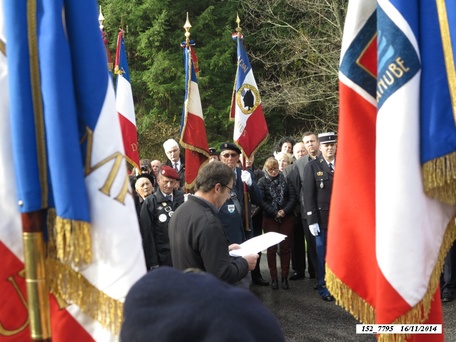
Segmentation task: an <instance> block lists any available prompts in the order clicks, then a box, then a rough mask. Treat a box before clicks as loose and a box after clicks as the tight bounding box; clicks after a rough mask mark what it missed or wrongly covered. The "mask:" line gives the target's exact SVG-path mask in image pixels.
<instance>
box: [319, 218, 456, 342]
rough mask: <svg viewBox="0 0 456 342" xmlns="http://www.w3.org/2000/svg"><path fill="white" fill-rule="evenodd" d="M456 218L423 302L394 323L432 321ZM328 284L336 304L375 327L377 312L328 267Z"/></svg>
mask: <svg viewBox="0 0 456 342" xmlns="http://www.w3.org/2000/svg"><path fill="white" fill-rule="evenodd" d="M455 219H456V217H454V216H453V217H452V218H451V220H450V222H449V224H448V226H447V229H446V231H445V234H444V237H443V241H442V245H441V247H440V252H439V257H438V258H437V262H436V265H435V267H434V270H433V272H432V275H431V278H430V279H429V285H428V289H427V291H426V294H425V295H424V297H423V299H422V300H421V301H420V302H419V303H418V304H416V305H415V306H414V307H413V308H412V309H411V310H410V311H408V312H407V313H406V314H405V315H403V316H401V317H399V318H398V319H396V320H395V321H394V322H391V324H421V323H423V322H424V321H426V320H427V319H428V316H429V311H430V309H431V303H432V300H433V298H434V294H435V291H436V290H437V287H438V286H439V284H440V275H441V273H442V270H443V264H444V260H445V256H446V255H447V254H448V251H449V250H450V248H451V246H452V245H453V242H454V241H455V240H456V223H455ZM326 283H327V286H328V289H329V291H330V292H331V294H332V295H333V296H334V297H335V298H336V303H337V304H338V305H339V306H341V307H343V308H344V309H345V310H346V311H348V312H349V313H350V314H352V315H353V317H355V318H356V319H357V320H358V321H360V322H362V323H364V324H375V323H376V322H375V309H374V308H373V307H372V306H371V305H369V304H368V303H367V302H366V301H365V300H364V299H363V298H361V297H360V296H359V295H358V294H356V293H355V292H354V291H353V290H352V289H351V288H349V287H348V286H347V285H346V284H344V283H343V282H342V281H341V280H340V279H339V278H337V276H336V275H335V274H334V273H333V272H332V271H331V269H330V268H329V267H328V266H326ZM410 337H411V335H410V334H379V335H378V341H379V342H405V341H406V340H407V339H409V338H410Z"/></svg>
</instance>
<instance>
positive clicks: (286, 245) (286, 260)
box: [263, 215, 295, 279]
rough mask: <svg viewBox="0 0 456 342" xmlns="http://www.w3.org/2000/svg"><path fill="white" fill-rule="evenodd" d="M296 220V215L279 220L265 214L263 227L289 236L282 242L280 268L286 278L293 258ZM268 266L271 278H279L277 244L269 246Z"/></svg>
mask: <svg viewBox="0 0 456 342" xmlns="http://www.w3.org/2000/svg"><path fill="white" fill-rule="evenodd" d="M294 221H295V216H294V215H287V216H285V217H283V218H282V219H281V222H277V221H276V220H275V219H274V218H272V217H268V216H263V229H264V231H265V232H266V233H268V232H276V233H280V234H285V235H286V236H287V238H285V240H283V241H282V242H280V244H279V246H280V268H281V275H282V277H284V278H287V277H288V272H289V271H290V259H291V240H290V237H291V235H292V234H293V225H294ZM268 267H269V273H270V274H271V279H277V245H274V246H271V247H269V248H268Z"/></svg>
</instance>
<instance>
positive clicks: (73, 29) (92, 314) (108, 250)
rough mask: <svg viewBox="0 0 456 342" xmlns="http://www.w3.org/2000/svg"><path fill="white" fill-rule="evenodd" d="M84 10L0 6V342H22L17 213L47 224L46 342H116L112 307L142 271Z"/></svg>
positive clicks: (46, 0) (79, 5)
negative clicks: (36, 216)
mask: <svg viewBox="0 0 456 342" xmlns="http://www.w3.org/2000/svg"><path fill="white" fill-rule="evenodd" d="M96 9H97V5H96V2H95V1H84V2H80V1H76V0H66V1H58V0H57V1H56V0H43V1H28V2H25V1H7V2H5V3H3V1H2V2H1V6H0V87H1V89H2V94H3V96H2V97H1V98H0V108H1V110H0V116H1V121H2V125H0V129H1V131H0V133H1V134H0V139H1V140H0V163H1V165H4V166H5V165H6V166H7V167H3V168H1V170H0V216H1V218H2V219H1V221H0V255H2V262H3V263H4V264H3V267H2V272H0V303H1V305H0V339H2V340H3V339H6V338H7V340H8V341H15V340H16V341H24V340H27V337H30V329H29V326H30V317H28V315H27V308H28V306H29V302H28V301H27V296H26V294H25V292H26V291H25V279H24V250H25V247H23V243H22V240H23V237H22V233H21V230H22V229H21V228H22V227H21V213H22V215H23V216H26V215H28V214H31V213H34V212H37V211H39V212H40V213H43V215H44V216H45V218H46V219H47V220H43V222H42V226H43V227H44V228H45V229H46V230H47V232H46V233H45V235H46V237H47V241H46V248H47V250H46V282H47V284H48V286H49V287H50V289H51V293H52V296H51V300H50V306H51V328H52V339H53V340H55V341H68V340H77V341H94V340H96V341H111V340H117V339H118V333H119V330H120V323H121V319H122V307H123V300H124V298H125V296H126V294H127V292H128V290H129V289H130V287H131V286H132V285H133V283H134V282H136V281H137V280H138V279H139V278H140V277H141V276H142V275H143V274H145V271H146V270H145V261H144V256H143V253H142V248H141V237H140V233H139V227H138V222H137V218H136V212H135V207H134V202H133V198H132V196H131V190H130V189H129V187H128V185H129V182H128V175H127V170H126V167H125V157H124V150H123V143H122V137H121V131H120V125H119V123H118V119H117V113H116V107H115V96H114V89H113V86H112V81H111V77H110V75H109V73H108V69H107V65H106V56H105V51H104V48H103V42H102V37H101V35H100V32H99V28H98V22H97V13H96ZM4 32H6V35H5V34H4ZM44 315H45V314H44Z"/></svg>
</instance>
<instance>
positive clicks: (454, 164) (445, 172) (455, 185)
mask: <svg viewBox="0 0 456 342" xmlns="http://www.w3.org/2000/svg"><path fill="white" fill-rule="evenodd" d="M423 183H424V192H425V193H426V195H428V196H429V197H432V198H436V199H438V200H439V201H441V202H444V203H448V204H451V205H456V152H453V153H450V154H447V155H445V156H442V157H440V158H436V159H433V160H430V161H428V162H427V163H424V165H423Z"/></svg>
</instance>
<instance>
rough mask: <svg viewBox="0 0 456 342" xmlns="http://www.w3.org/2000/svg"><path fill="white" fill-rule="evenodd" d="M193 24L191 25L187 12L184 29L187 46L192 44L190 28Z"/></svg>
mask: <svg viewBox="0 0 456 342" xmlns="http://www.w3.org/2000/svg"><path fill="white" fill-rule="evenodd" d="M191 28H192V25H190V20H188V12H187V20H186V21H185V25H184V29H185V46H187V47H189V46H190V29H191Z"/></svg>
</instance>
